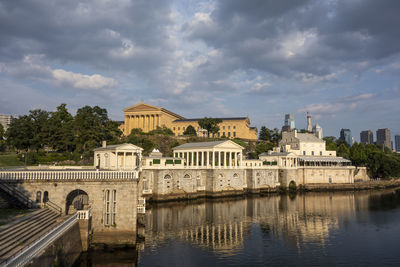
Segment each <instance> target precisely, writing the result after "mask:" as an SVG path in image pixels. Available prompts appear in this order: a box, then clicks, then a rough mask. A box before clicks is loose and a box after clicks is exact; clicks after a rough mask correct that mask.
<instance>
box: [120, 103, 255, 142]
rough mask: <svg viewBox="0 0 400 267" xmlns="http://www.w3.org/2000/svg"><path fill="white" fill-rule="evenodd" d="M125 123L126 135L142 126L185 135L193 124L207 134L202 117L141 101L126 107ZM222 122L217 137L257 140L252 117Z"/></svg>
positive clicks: (224, 119)
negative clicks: (184, 114)
mask: <svg viewBox="0 0 400 267" xmlns="http://www.w3.org/2000/svg"><path fill="white" fill-rule="evenodd" d="M124 113H125V123H124V126H123V127H121V128H122V129H123V132H124V134H125V135H129V134H130V132H131V131H132V129H135V128H140V129H142V130H143V131H144V132H149V131H151V130H155V129H156V128H157V127H162V126H165V127H167V128H170V129H171V130H172V131H173V132H174V134H175V135H183V133H184V132H185V130H186V129H187V127H188V126H189V125H191V126H193V127H194V128H195V130H196V131H197V135H198V136H203V135H204V134H205V132H204V130H203V129H201V128H200V127H199V125H198V123H197V122H198V121H199V120H200V119H186V118H184V117H182V116H180V115H178V114H175V113H173V112H171V111H169V110H167V109H164V108H161V107H156V106H152V105H149V104H145V103H140V104H137V105H134V106H131V107H129V108H126V109H124ZM221 119H222V123H220V124H219V125H218V126H219V128H220V130H219V132H218V133H217V136H216V137H222V136H226V137H228V138H236V137H237V138H242V139H247V140H257V129H256V128H255V127H250V119H249V118H247V117H234V118H221Z"/></svg>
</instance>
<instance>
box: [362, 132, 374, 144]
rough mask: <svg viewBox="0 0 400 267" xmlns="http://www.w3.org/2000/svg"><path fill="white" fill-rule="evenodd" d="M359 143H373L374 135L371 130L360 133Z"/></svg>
mask: <svg viewBox="0 0 400 267" xmlns="http://www.w3.org/2000/svg"><path fill="white" fill-rule="evenodd" d="M360 143H361V144H364V145H366V144H373V143H374V134H373V133H372V131H371V130H367V131H362V132H361V133H360Z"/></svg>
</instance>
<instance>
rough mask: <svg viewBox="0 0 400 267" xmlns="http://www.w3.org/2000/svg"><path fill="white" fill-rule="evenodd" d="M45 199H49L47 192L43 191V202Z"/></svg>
mask: <svg viewBox="0 0 400 267" xmlns="http://www.w3.org/2000/svg"><path fill="white" fill-rule="evenodd" d="M47 201H49V192H47V191H44V193H43V203H46V202H47Z"/></svg>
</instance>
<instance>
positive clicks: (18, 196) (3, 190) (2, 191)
mask: <svg viewBox="0 0 400 267" xmlns="http://www.w3.org/2000/svg"><path fill="white" fill-rule="evenodd" d="M0 196H1V198H2V199H3V201H7V202H8V204H9V205H10V206H12V207H14V208H20V209H26V208H28V209H30V208H34V206H35V204H34V203H33V202H32V200H31V199H29V197H28V196H26V195H25V193H24V192H21V191H20V190H18V189H17V188H15V187H13V186H11V185H10V184H8V183H5V182H2V181H0Z"/></svg>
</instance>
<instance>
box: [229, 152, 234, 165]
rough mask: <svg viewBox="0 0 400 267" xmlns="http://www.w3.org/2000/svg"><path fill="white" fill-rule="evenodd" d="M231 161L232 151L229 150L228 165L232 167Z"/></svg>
mask: <svg viewBox="0 0 400 267" xmlns="http://www.w3.org/2000/svg"><path fill="white" fill-rule="evenodd" d="M232 166H233V163H232V152H229V167H230V168H232Z"/></svg>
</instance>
